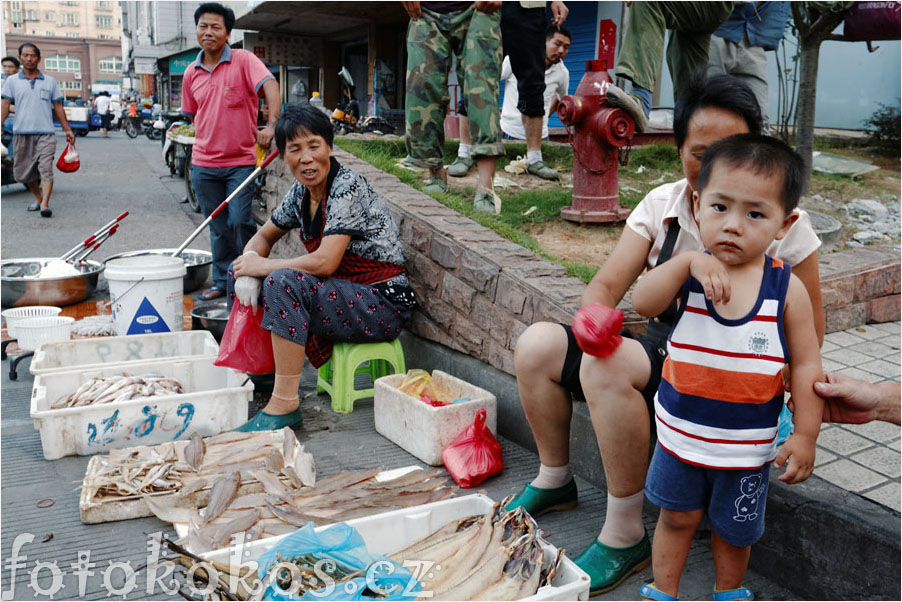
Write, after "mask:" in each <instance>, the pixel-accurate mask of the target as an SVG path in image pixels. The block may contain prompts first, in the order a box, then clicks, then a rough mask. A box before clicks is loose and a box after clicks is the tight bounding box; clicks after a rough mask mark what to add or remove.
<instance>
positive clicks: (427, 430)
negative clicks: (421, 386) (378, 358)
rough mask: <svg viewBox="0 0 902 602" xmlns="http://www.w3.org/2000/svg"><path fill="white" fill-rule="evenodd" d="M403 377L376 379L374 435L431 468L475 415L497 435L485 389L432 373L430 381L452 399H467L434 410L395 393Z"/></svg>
mask: <svg viewBox="0 0 902 602" xmlns="http://www.w3.org/2000/svg"><path fill="white" fill-rule="evenodd" d="M405 376H406V375H404V374H392V375H390V376H383V377H382V378H380V379H378V380H377V381H376V390H375V394H374V396H373V413H374V416H375V422H376V432H377V433H379V434H380V435H382V436H383V437H385V438H386V439H388V440H389V441H391V442H392V443H395V444H396V445H398V446H400V447H401V448H402V449H404V450H405V451H407V452H409V453H411V454H413V455H414V456H416V457H417V458H419V459H420V460H422V461H423V462H425V463H426V464H429V465H430V466H441V464H442V451H443V450H444V449H445V448H446V447H447V446H448V444H449V443H451V442H452V441H454V439H456V438H457V436H458V435H460V433H461V432H463V430H464V429H465V428H467V427H468V426H470V425H471V424H473V421H474V420H475V419H476V413H477V412H478V411H479V410H480V409H483V408H484V409H485V412H486V419H485V423H486V425H487V426H488V427H489V429H490V430H491V431H492V434H493V435H497V433H498V431H497V430H496V423H497V412H496V409H495V406H496V404H495V396H494V395H492V394H491V393H489V392H488V391H486V390H485V389H480V388H479V387H477V386H474V385H471V384H470V383H468V382H466V381H463V380H461V379H459V378H456V377H454V376H451V375H450V374H446V373H445V372H442V371H441V370H435V371H433V373H432V379H433V381H434V382H435V384H436V385H437V386H438V387H440V388H441V389H443V390H445V391H447V392H448V393H449V394H450V396H451V398H452V399H461V398H464V397H469V398H470V401H463V402H460V403H455V404H452V405H448V406H442V407H439V408H436V407H433V406H431V405H429V404H428V403H424V402H423V401H421V400H420V399H417V398H416V397H413V396H412V395H408V394H407V393H402V392H401V391H400V390H399V389H398V387H400V386H401V383H403V382H404V377H405Z"/></svg>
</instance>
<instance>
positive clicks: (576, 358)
mask: <svg viewBox="0 0 902 602" xmlns="http://www.w3.org/2000/svg"><path fill="white" fill-rule="evenodd" d="M561 326H563V327H564V330H565V331H567V357H566V358H565V359H564V368H563V370H561V385H563V386H564V387H566V388H567V389H568V390H569V391H570V393H571V395H573V397H574V398H576V399H581V400H585V399H586V396H585V395H584V394H583V388H582V385H581V384H580V382H579V365H580V363H581V362H582V358H583V352H582V350H581V349H580V348H579V345H577V344H576V337H574V336H573V329H572V328H571V327H570V325H568V324H561ZM659 330H661V331H662V332H661V333H660V334H658V335H656V336H648V335H641V334H639V335H633V334H631V333H629V332H628V331H626V330H623V331H622V332H621V333H620V334H621V335H622V336H624V337H627V338H630V339H635V340H636V341H638V342H639V344H640V345H642V348H643V349H645V354H646V355H648V361H649V362H650V363H651V374H650V375H649V377H648V384H647V385H645V388H644V389H642V397H644V398H645V404H646V405H647V406H648V412H649V416H654V411H655V407H654V405H655V393H657V392H658V385H659V384H660V383H661V369H662V368H663V367H664V358H666V357H667V332H669V329H666V328H663V329H659Z"/></svg>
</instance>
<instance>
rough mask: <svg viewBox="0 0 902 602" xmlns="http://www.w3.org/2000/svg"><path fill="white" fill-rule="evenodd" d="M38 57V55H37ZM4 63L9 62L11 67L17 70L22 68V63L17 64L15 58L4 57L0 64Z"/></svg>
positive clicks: (17, 61)
mask: <svg viewBox="0 0 902 602" xmlns="http://www.w3.org/2000/svg"><path fill="white" fill-rule="evenodd" d="M38 56H40V55H38ZM6 61H9V62H10V63H12V64H13V65H15V66H16V69H18V68H19V67H21V66H22V63H20V62H19V59H17V58H16V57H14V56H5V57H3V59H2V60H0V64H2V63H5V62H6Z"/></svg>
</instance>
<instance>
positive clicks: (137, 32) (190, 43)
mask: <svg viewBox="0 0 902 602" xmlns="http://www.w3.org/2000/svg"><path fill="white" fill-rule="evenodd" d="M199 4H200V2H175V1H164V0H133V1H130V2H122V33H123V36H124V37H125V38H126V40H127V41H128V47H129V50H128V52H127V54H126V56H125V61H124V62H125V71H126V73H127V74H128V76H129V85H130V86H131V88H132V89H133V90H134V92H135V93H136V94H138V95H139V96H142V97H154V98H155V99H157V101H159V102H160V103H161V104H163V106H164V107H165V108H167V109H169V108H173V107H176V106H178V105H179V104H180V102H181V101H180V98H181V73H182V72H184V68H182V69H181V71H179V70H178V68H177V69H176V70H175V71H177V73H176V74H175V75H176V77H175V79H174V80H173V78H172V76H171V75H170V70H169V61H170V58H171V57H176V59H177V60H178V61H184V59H185V57H186V56H189V55H191V54H192V53H193V54H195V55H196V54H197V53H198V52H199V51H200V48H199V47H198V45H197V33H196V28H195V26H194V11H195V10H196V9H197V7H198V5H199ZM221 4H223V5H225V6H227V7H229V8H231V9H232V10H233V11H235V13H236V14H240V13H241V12H242V11H245V10H247V4H248V3H247V2H229V1H225V2H221ZM240 41H241V32H239V31H233V32H232V36H231V37H230V38H229V43H230V44H231V45H232V46H236V45H240ZM179 64H180V63H179Z"/></svg>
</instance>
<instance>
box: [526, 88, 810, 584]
mask: <svg viewBox="0 0 902 602" xmlns="http://www.w3.org/2000/svg"><path fill="white" fill-rule="evenodd" d="M761 129H762V119H761V114H760V111H759V108H758V104H757V102H756V100H755V96H754V94H752V92H751V91H750V90H749V89H748V88H747V87H746V86H745V85H743V84H742V83H741V82H739V81H738V80H736V79H735V78H733V77H731V76H726V75H722V76H715V77H712V78H710V79H707V80H705V79H703V77H702V76H701V75H698V76H696V77H695V78H693V80H692V81H690V82H689V83H688V84H687V85H686V87H685V89H684V91H683V93H682V94H681V96H680V98H679V100H678V101H677V106H676V109H675V113H674V138H675V139H676V144H677V148H678V150H679V154H680V159H681V161H682V164H683V173H684V175H685V178H684V179H682V180H679V181H677V182H674V183H672V184H665V185H663V186H660V187H658V188H656V189H655V190H652V191H651V192H650V193H649V194H648V195H647V196H646V197H645V199H643V200H642V202H641V203H640V204H639V205H638V206H637V207H636V209H635V210H634V211H633V213H632V214H631V215H630V217H629V219H628V220H627V224H626V227H625V228H624V230H623V234H622V235H621V238H620V241H619V242H618V244H617V246H616V248H615V249H614V251H613V252H612V254H611V256H610V257H609V258H608V260H607V261H606V262H605V263H604V265H602V266H601V269H600V270H599V271H598V273H597V274H596V275H595V277H594V278H593V279H592V281H591V282H590V283H589V285H588V286H587V288H586V291H585V293H584V294H583V298H582V305H583V306H585V305H588V304H593V303H599V304H602V305H606V306H608V307H616V306H617V304H618V303H619V302H620V301H621V299H622V298H623V296H624V295H625V294H626V292H627V291H628V290H629V288H630V287H631V286H632V284H633V283H634V282H635V281H636V280H637V279H638V277H639V276H640V275H641V274H642V273H643V271H645V270H646V269H649V270H650V269H652V268H654V267H655V265H657V264H658V263H662V262H663V261H666V260H667V259H669V258H670V257H672V256H676V255H679V254H681V253H686V252H689V251H703V250H704V249H705V247H704V245H703V243H702V238H701V235H700V232H699V228H698V225H697V223H696V221H695V215H694V214H693V207H692V193H693V192H694V191H695V190H696V186H697V180H698V175H699V169H700V161H701V157H702V155H703V154H704V152H705V150H706V149H707V148H708V147H709V146H711V145H712V144H714V143H715V142H717V141H718V140H721V139H723V138H726V137H728V136H732V135H735V134H745V133H749V132H760V131H761ZM795 215H797V217H795V218H794V223H792V224H791V226H790V227H789V228H788V229H787V232H786V234H785V236H783V237H782V238H781V239H780V240H776V241H774V243H773V244H772V245H770V246H769V248H768V249H767V253H768V255H770V256H772V257H775V258H777V259H779V260H781V261H783V262H785V263H786V264H788V265H790V266H791V267H792V273H793V274H794V275H796V276H797V277H798V278H799V280H800V281H801V284H802V285H804V288H805V290H806V291H807V293H808V296H809V297H810V300H811V306H812V309H813V328H814V329H815V331H816V333H817V336H816V338H817V342H818V344H819V343H820V342H821V341H822V340H823V331H824V316H823V307H822V304H821V295H820V282H819V277H818V260H817V248H818V246H819V245H820V241H819V239H818V238H817V236H816V235H815V233H814V230H813V228H812V227H811V221H810V218H809V217H808V215H807V214H805V212H803V211H798V210H797V213H796V214H795ZM672 322H673V313H672V311H671V310H668V311H666V312H664V314H662V315H660V316H658V317H657V318H653V319H651V320H649V324H648V331H647V333H646V334H645V335H642V336H636V337H634V338H625V339H624V341H623V343H622V344H621V345H620V347H619V348H618V349H617V351H616V352H615V353H614V354H613V355H611V356H610V357H607V358H604V359H602V358H598V357H593V356H589V355H585V356H584V355H583V354H582V352H581V351H580V349H579V347H578V346H577V345H576V342H575V339H574V337H573V334H572V330H571V329H570V327H569V325H563V324H551V323H537V324H533V325H531V326H530V327H529V328H528V329H527V330H526V331H525V332H524V333H523V334H522V335H521V336H520V339H519V340H518V342H517V348H516V350H515V356H514V361H515V368H516V372H517V384H518V388H519V391H520V399H521V403H522V405H523V408H524V411H525V413H526V417H527V419H528V420H529V423H530V427H531V429H532V431H533V435H534V436H535V440H536V445H537V447H538V451H539V459H540V461H541V465H540V468H539V474H538V475H537V477H536V478H535V479H534V480H533V481H532V482H530V483H527V484H526V485H525V486H524V488H523V489H522V490H521V491H520V493H519V494H518V495H517V496H516V498H514V500H513V501H512V502H511V503H510V504H509V505H508V509H510V508H513V507H516V506H524V507H525V508H526V509H527V510H528V511H529V512H530V513H531V514H532V515H533V516H538V515H541V514H543V513H545V512H549V511H552V510H563V509H568V508H572V507H574V506H575V505H576V503H577V490H576V483H575V481H574V480H573V477H572V474H571V471H570V468H569V461H570V458H569V456H570V451H569V435H570V420H571V417H572V413H573V408H572V399H573V397H577V398H585V399H586V401H587V403H588V406H589V412H590V416H591V420H592V424H593V427H594V430H595V435H596V438H597V440H598V445H599V448H600V450H601V457H602V462H603V464H604V470H605V480H606V483H607V489H608V498H607V508H606V517H605V522H604V526H603V528H602V530H601V533H600V534H599V536H598V538H597V539H596V540H595V541H593V542H592V544H591V545H590V546H589V547H588V548H586V550H584V551H583V552H582V553H581V554H580V555H579V556H578V557H577V558H576V559H575V561H576V563H577V564H578V565H579V566H580V567H581V568H582V569H583V570H585V571H586V572H587V573H588V574H589V576H590V577H591V586H590V587H591V592H592V594H593V595H596V594H599V593H603V592H606V591H609V590H611V589H614V588H615V587H617V586H618V585H620V583H622V582H623V581H624V580H625V579H626V578H627V577H629V576H630V575H631V574H633V573H635V572H637V571H639V570H641V569H643V568H644V567H646V566H647V565H648V564H649V562H650V560H651V543H650V541H649V538H648V535H647V533H646V532H645V527H644V525H643V522H642V506H643V502H644V497H645V496H644V492H643V487H644V485H645V480H646V472H647V468H648V450H649V441H650V437H651V424H652V422H651V420H650V418H651V417H652V416H653V415H654V414H653V402H654V396H655V393H656V392H657V390H658V386H659V384H660V381H661V370H662V366H663V363H664V359H665V357H666V354H667V351H666V343H667V336H668V334H669V332H670V329H671V326H672ZM737 587H738V586H737Z"/></svg>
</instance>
